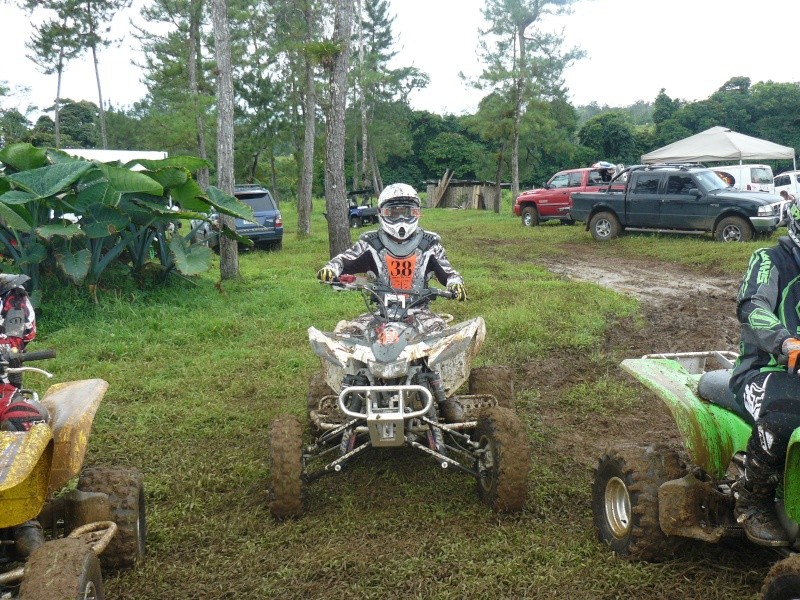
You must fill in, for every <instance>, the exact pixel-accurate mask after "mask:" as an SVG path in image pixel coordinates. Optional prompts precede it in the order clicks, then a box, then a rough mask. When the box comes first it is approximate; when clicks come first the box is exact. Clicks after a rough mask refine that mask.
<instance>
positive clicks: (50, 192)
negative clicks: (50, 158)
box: [7, 160, 94, 199]
mask: <svg viewBox="0 0 800 600" xmlns="http://www.w3.org/2000/svg"><path fill="white" fill-rule="evenodd" d="M93 167H94V165H93V164H92V163H90V162H85V161H78V160H76V161H72V162H63V163H57V164H54V165H47V166H46V167H40V168H38V169H33V170H31V171H21V172H19V173H12V174H11V175H8V177H7V179H8V180H9V181H10V182H11V183H12V184H13V185H14V186H16V187H18V188H20V189H23V190H25V191H26V192H29V193H31V194H33V195H34V196H35V197H36V198H37V199H39V198H47V197H49V196H55V195H56V194H58V193H60V192H63V191H64V189H65V188H66V187H68V186H70V185H72V184H73V183H75V182H76V181H77V180H78V179H80V177H81V176H82V175H83V174H84V173H86V171H88V170H89V169H91V168H93Z"/></svg>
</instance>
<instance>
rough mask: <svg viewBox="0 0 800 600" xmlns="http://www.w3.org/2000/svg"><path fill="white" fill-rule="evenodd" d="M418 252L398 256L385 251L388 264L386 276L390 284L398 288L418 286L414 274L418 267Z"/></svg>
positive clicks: (385, 261) (384, 258)
mask: <svg viewBox="0 0 800 600" xmlns="http://www.w3.org/2000/svg"><path fill="white" fill-rule="evenodd" d="M418 258H419V253H418V252H412V253H411V254H409V255H408V256H402V257H396V256H392V255H391V254H389V253H388V252H386V253H384V256H383V260H384V264H385V265H386V276H387V278H388V279H389V285H391V286H392V287H393V288H395V289H397V290H410V289H412V288H414V287H416V286H415V285H414V284H415V281H414V279H415V277H414V274H415V272H416V270H417V269H416V267H417V259H418Z"/></svg>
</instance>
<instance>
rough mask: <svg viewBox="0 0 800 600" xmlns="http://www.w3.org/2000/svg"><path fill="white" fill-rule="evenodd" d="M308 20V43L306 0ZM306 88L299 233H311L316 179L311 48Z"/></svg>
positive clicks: (309, 36) (310, 25)
mask: <svg viewBox="0 0 800 600" xmlns="http://www.w3.org/2000/svg"><path fill="white" fill-rule="evenodd" d="M303 16H304V17H305V21H306V43H307V44H308V43H310V42H311V40H312V39H313V35H314V15H313V14H312V12H311V3H310V2H306V3H305V6H304V8H303ZM304 54H305V71H306V73H305V75H306V89H305V98H304V99H303V120H304V123H303V124H304V129H305V133H304V137H303V172H302V174H301V177H300V195H299V196H298V198H297V235H298V236H300V237H305V236H308V235H311V193H312V183H313V181H314V139H315V137H316V126H317V119H316V111H317V93H316V88H315V85H314V65H313V64H312V62H311V56H310V55H309V49H308V48H306V49H305V52H304Z"/></svg>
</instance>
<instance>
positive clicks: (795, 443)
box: [783, 428, 800, 522]
mask: <svg viewBox="0 0 800 600" xmlns="http://www.w3.org/2000/svg"><path fill="white" fill-rule="evenodd" d="M783 504H784V509H785V510H786V514H787V515H788V517H789V518H790V519H792V521H795V522H800V428H798V429H795V430H794V432H793V433H792V437H790V438H789V449H788V450H787V451H786V464H785V467H784V473H783Z"/></svg>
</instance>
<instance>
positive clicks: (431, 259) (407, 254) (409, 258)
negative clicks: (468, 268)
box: [317, 183, 467, 335]
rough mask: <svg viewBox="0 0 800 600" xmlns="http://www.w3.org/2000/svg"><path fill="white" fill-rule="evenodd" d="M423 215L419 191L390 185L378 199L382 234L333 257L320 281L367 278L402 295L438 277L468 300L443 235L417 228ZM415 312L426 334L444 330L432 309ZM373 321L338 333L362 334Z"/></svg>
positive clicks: (364, 236) (376, 233)
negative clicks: (369, 277)
mask: <svg viewBox="0 0 800 600" xmlns="http://www.w3.org/2000/svg"><path fill="white" fill-rule="evenodd" d="M420 214H421V209H420V201H419V196H418V195H417V192H416V191H415V190H414V188H412V187H411V186H410V185H406V184H405V183H395V184H392V185H390V186H387V187H386V188H384V190H383V192H381V195H380V197H379V198H378V220H379V221H380V224H381V226H380V229H378V230H377V231H370V232H368V233H364V234H362V235H361V237H360V238H359V240H358V242H356V244H355V245H354V246H353V247H352V248H350V249H349V250H346V251H345V252H342V253H341V254H339V255H338V256H334V257H333V258H332V259H331V260H330V261H328V263H327V264H326V265H325V266H324V267H322V268H321V269H320V270H319V271H318V272H317V279H319V280H320V281H324V282H331V281H334V280H335V279H336V278H338V277H339V276H340V275H353V274H356V273H367V274H368V275H370V276H372V277H373V278H375V279H376V280H377V282H378V283H380V284H383V285H388V286H391V287H393V288H395V289H397V290H419V289H423V288H425V287H427V284H428V281H429V280H430V279H431V278H432V277H434V276H436V279H437V280H438V281H439V283H441V284H442V285H446V286H447V289H448V290H450V291H451V292H453V293H454V294H455V298H456V299H457V300H460V301H464V300H466V299H467V292H466V290H465V289H464V280H463V279H462V277H461V275H459V273H458V271H456V270H455V269H454V268H453V267H452V266H451V265H450V261H448V260H447V256H446V255H445V252H444V248H443V247H442V244H441V239H440V238H439V236H438V234H436V233H433V232H431V231H424V230H423V229H422V228H420V227H418V224H419V217H420ZM414 312H415V315H414V316H415V319H416V322H417V323H418V324H419V326H420V328H422V329H423V330H424V331H427V332H435V331H442V330H444V329H445V322H444V320H443V319H442V318H441V317H439V316H438V315H436V314H434V313H433V312H431V310H430V309H429V308H427V306H424V307H419V308H416V309H414ZM371 318H372V315H370V314H366V315H361V316H360V317H358V318H357V319H356V320H354V321H351V322H349V323H348V324H347V325H346V326H345V327H344V328H340V329H338V331H337V333H350V334H353V335H361V334H363V332H364V331H365V330H366V328H367V325H368V324H369V321H370V320H371Z"/></svg>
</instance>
